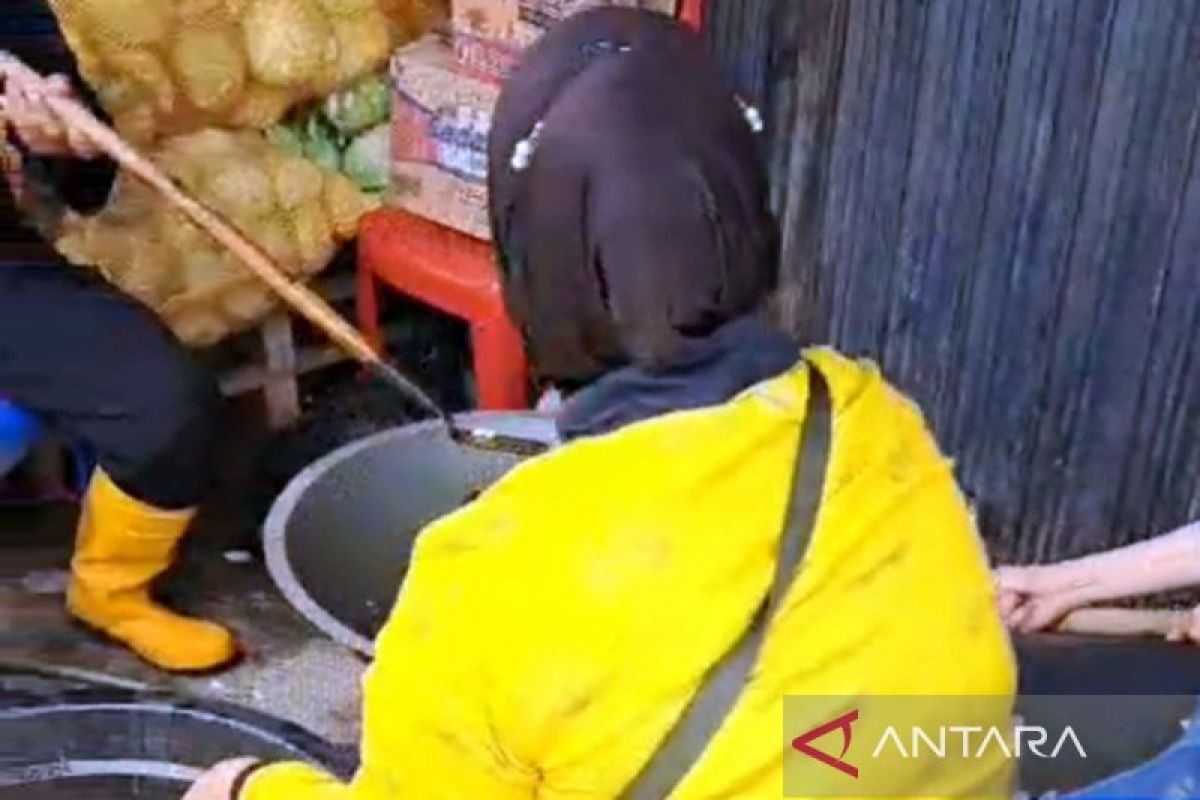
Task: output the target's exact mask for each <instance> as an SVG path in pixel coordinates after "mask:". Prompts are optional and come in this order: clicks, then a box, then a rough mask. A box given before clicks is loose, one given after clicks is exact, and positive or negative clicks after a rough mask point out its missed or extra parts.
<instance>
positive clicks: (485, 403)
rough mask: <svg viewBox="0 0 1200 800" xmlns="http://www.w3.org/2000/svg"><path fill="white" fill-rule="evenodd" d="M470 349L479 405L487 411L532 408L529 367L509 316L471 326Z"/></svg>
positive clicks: (522, 344)
mask: <svg viewBox="0 0 1200 800" xmlns="http://www.w3.org/2000/svg"><path fill="white" fill-rule="evenodd" d="M471 350H472V353H473V360H474V364H475V384H476V386H477V387H478V389H479V407H480V408H482V409H484V410H488V411H520V410H524V409H527V408H529V367H528V364H527V363H526V361H525V346H524V343H523V342H522V341H521V336H520V334H519V333H518V332H517V330H516V328H514V327H513V325H512V323H511V322H509V321H508V319H507V318H504V317H501V318H497V319H492V320H489V321H487V322H482V323H477V324H475V325H472V326H471Z"/></svg>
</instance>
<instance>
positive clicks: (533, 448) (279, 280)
mask: <svg viewBox="0 0 1200 800" xmlns="http://www.w3.org/2000/svg"><path fill="white" fill-rule="evenodd" d="M9 77H13V78H19V79H20V80H22V81H24V82H26V83H29V84H30V85H40V84H42V83H43V82H44V81H45V78H44V77H43V76H42V75H40V74H38V73H37V72H35V71H34V70H32V69H30V68H29V67H28V66H26V65H25V64H24V63H23V62H22V61H21V60H20V59H18V58H17V57H16V56H13V55H12V54H11V53H7V52H5V51H3V50H0V78H2V79H8V78H9ZM45 102H46V105H47V107H48V108H49V109H50V110H51V111H53V112H54V113H55V114H56V115H57V116H58V117H59V119H60V120H61V122H62V124H63V125H64V126H65V127H67V128H69V129H71V130H73V131H75V132H76V133H79V134H82V135H83V136H86V137H87V138H88V139H89V140H90V141H91V142H92V143H93V144H94V145H95V147H96V149H97V150H99V151H100V152H102V153H104V154H105V155H107V156H108V157H109V158H111V159H112V160H113V161H115V162H117V164H119V165H120V166H121V167H123V168H124V169H126V170H127V171H128V172H130V173H131V174H133V175H135V176H136V177H138V178H140V179H141V180H142V181H144V182H145V183H146V184H148V185H149V186H151V187H152V188H153V189H155V190H156V191H158V193H159V194H160V195H162V197H163V199H165V200H166V201H167V202H168V203H169V204H170V205H172V206H174V207H175V208H177V209H179V210H180V211H181V212H183V214H184V215H185V216H186V217H187V218H188V219H190V220H191V221H192V222H193V223H195V224H196V226H197V227H199V228H200V229H201V230H203V231H204V232H205V233H207V234H208V235H209V236H211V237H212V238H213V239H214V240H216V241H217V243H218V244H220V245H222V246H223V247H224V248H225V249H226V250H228V251H229V252H230V253H232V254H233V255H234V256H235V257H236V258H237V259H238V260H239V261H240V262H241V263H242V264H244V265H245V266H246V268H247V269H249V270H250V271H251V272H253V273H254V275H255V276H257V277H258V278H259V279H260V280H261V281H262V282H263V283H265V284H266V285H267V286H268V287H269V288H270V289H271V290H272V291H273V292H274V293H275V294H276V295H278V296H279V298H280V299H282V300H283V301H284V302H285V303H287V305H288V306H290V307H291V308H292V309H293V310H294V311H296V312H297V313H298V314H300V315H301V316H303V317H304V318H305V319H307V320H308V321H309V322H311V323H312V324H313V325H315V326H316V327H317V328H318V329H320V330H321V331H324V333H325V334H326V335H327V336H328V337H329V338H330V339H332V340H333V341H334V342H335V343H336V344H337V345H338V346H339V347H341V348H342V349H343V350H344V351H345V352H346V353H347V354H348V355H350V356H351V357H352V358H354V359H355V360H356V361H358V362H359V363H360V364H362V365H364V366H365V367H367V368H368V369H369V370H370V371H371V372H372V373H373V374H374V375H376V376H377V377H378V378H379V379H380V380H382V381H383V382H384V383H386V384H388V385H389V386H391V387H393V388H394V389H395V390H396V391H397V392H399V393H400V394H401V395H402V396H403V397H404V398H405V399H407V400H409V401H410V402H412V403H414V404H416V405H417V406H419V407H420V408H421V409H423V410H424V411H426V412H428V413H430V414H433V415H434V416H436V417H437V418H438V419H440V420H441V421H442V422H443V423H444V424H445V425H446V427H447V429H448V430H449V432H450V434H451V436H452V437H453V438H454V439H456V440H458V441H462V442H466V443H468V444H472V445H474V446H477V447H484V448H486V449H493V450H502V451H505V452H511V453H515V454H520V455H536V454H537V453H540V452H542V451H544V450H545V449H546V445H545V443H542V442H534V441H526V440H524V439H518V438H515V437H510V436H506V435H500V434H496V433H494V432H492V431H479V430H466V429H463V428H461V427H459V426H458V424H457V423H456V422H455V420H454V418H453V417H452V416H451V415H450V414H449V412H447V411H446V410H445V409H444V408H442V406H441V405H440V404H439V403H437V402H436V401H435V400H434V399H433V398H432V397H431V396H430V395H429V394H428V393H427V392H426V391H425V390H423V389H422V388H421V387H420V386H418V385H417V384H416V383H415V382H413V381H412V380H410V379H409V378H407V377H405V376H404V375H403V374H402V373H401V372H400V371H399V370H397V369H396V368H395V367H393V366H392V365H391V364H389V363H388V362H387V361H385V360H384V359H383V358H382V357H381V356H380V355H379V353H377V352H376V351H375V349H374V348H373V347H371V345H370V344H369V343H368V342H367V340H366V339H365V338H364V337H363V336H362V334H360V333H359V332H358V330H357V329H356V328H355V327H354V326H353V325H351V324H349V323H348V322H346V321H345V320H344V319H343V318H342V316H341V315H340V314H338V313H337V311H335V310H334V309H333V308H332V307H331V306H330V305H329V304H328V303H326V302H325V300H324V298H322V297H321V296H320V295H319V294H317V293H316V292H314V291H313V290H311V289H309V288H308V287H307V286H305V285H304V284H303V283H301V282H300V281H297V280H294V279H293V278H292V277H291V276H289V275H288V274H287V272H286V271H285V270H284V269H283V268H282V267H280V266H279V265H278V264H276V263H275V261H274V260H272V259H271V257H270V256H268V255H267V254H266V253H264V252H263V251H262V249H261V248H259V247H258V245H256V244H254V242H252V241H250V240H249V239H248V238H246V236H245V235H244V234H243V233H242V232H241V231H239V230H238V229H237V228H235V227H234V226H233V225H231V224H230V223H229V222H228V221H226V220H225V218H224V217H222V216H221V215H220V214H218V213H217V212H215V211H213V210H211V209H209V208H208V207H206V206H205V205H203V204H202V203H200V202H199V201H198V200H196V199H195V198H193V197H191V196H190V195H189V194H187V193H186V192H185V191H183V189H181V188H180V187H179V186H178V185H177V184H176V183H175V181H174V180H172V179H171V178H170V177H169V176H168V175H167V174H166V173H164V172H163V171H162V170H161V169H159V167H158V165H157V164H155V163H154V162H153V161H151V160H150V159H149V158H146V157H145V156H144V155H142V154H141V153H140V152H138V150H137V149H136V148H134V147H133V145H131V144H130V143H129V142H127V141H125V140H124V139H123V138H122V137H121V135H120V134H118V133H117V132H116V131H114V130H113V129H112V128H110V127H109V126H107V125H105V124H104V123H103V122H101V121H100V120H99V119H97V118H96V117H95V115H93V114H92V113H91V112H90V111H88V110H87V109H86V108H84V107H83V106H82V105H80V104H79V103H78V102H76V101H74V100H71V99H68V98H64V97H60V96H57V95H55V94H53V93H47V94H46V95H45ZM2 114H3V112H2V111H0V123H2V122H3V117H2Z"/></svg>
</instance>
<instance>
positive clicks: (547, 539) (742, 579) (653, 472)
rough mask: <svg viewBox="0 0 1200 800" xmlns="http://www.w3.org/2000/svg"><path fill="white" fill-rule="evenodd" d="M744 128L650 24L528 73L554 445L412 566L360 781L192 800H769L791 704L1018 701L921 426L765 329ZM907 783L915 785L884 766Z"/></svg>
mask: <svg viewBox="0 0 1200 800" xmlns="http://www.w3.org/2000/svg"><path fill="white" fill-rule="evenodd" d="M754 127H755V125H754V115H753V114H747V113H745V109H744V108H743V107H742V106H740V104H739V103H738V101H737V99H736V98H735V96H734V95H733V94H732V93H731V92H730V91H729V90H728V89H727V88H726V87H725V85H724V83H723V79H722V76H721V75H720V72H719V70H718V69H717V67H716V66H715V65H714V64H713V63H712V62H711V61H710V59H709V57H708V55H707V54H706V52H705V49H704V47H703V45H702V43H701V41H700V40H699V39H698V38H697V37H695V36H694V35H693V34H691V33H689V32H687V31H686V30H685V29H684V28H682V27H681V26H679V25H678V24H676V23H675V22H673V21H671V20H669V19H667V18H665V17H661V16H657V15H654V14H650V13H646V12H639V11H635V10H629V9H616V8H605V9H600V10H594V11H589V12H584V13H581V14H579V15H576V16H574V17H571V18H569V19H568V20H567V21H566V22H564V23H562V24H561V25H559V26H558V27H556V28H555V29H554V30H552V31H551V32H550V33H548V34H547V35H546V37H544V39H543V40H541V42H540V43H539V44H538V45H536V46H535V47H534V48H533V49H532V50H531V51H530V52H529V53H528V55H527V57H526V58H525V60H524V61H523V63H522V65H521V66H520V67H519V68H518V69H517V71H516V72H515V74H514V75H513V76H512V78H511V79H510V81H509V82H508V84H507V86H506V88H505V91H504V93H503V96H502V98H501V100H500V103H499V106H498V108H497V111H496V117H495V120H494V123H493V129H492V138H491V142H490V162H491V168H490V202H491V211H492V221H493V229H494V232H495V241H496V246H497V250H498V254H499V260H500V264H501V271H502V275H503V280H504V286H505V291H506V299H507V302H508V305H509V308H510V310H511V313H512V316H513V318H514V320H515V321H516V322H517V324H518V326H519V327H520V329H521V330H522V331H523V333H524V336H525V339H526V345H527V348H528V351H529V354H530V357H531V361H532V363H533V364H534V366H535V369H536V371H537V373H538V375H539V377H540V378H541V379H542V380H543V381H544V382H545V383H546V384H548V385H552V386H554V387H555V388H557V389H558V390H559V391H560V392H561V393H562V394H563V396H564V398H565V400H564V403H563V406H562V408H561V409H560V411H559V412H558V415H557V422H558V429H559V433H560V437H561V439H562V440H563V444H562V445H561V446H558V447H556V448H555V449H553V450H552V451H550V452H548V453H546V454H545V455H542V456H540V457H537V458H534V459H531V460H529V461H527V462H525V463H524V464H522V465H521V466H519V467H517V468H516V469H515V470H513V471H512V472H511V473H510V474H509V475H508V476H507V477H505V478H504V479H502V480H500V481H499V482H498V483H497V484H496V485H495V486H493V487H492V488H491V489H489V490H488V491H486V492H485V493H483V494H482V495H481V496H480V497H479V498H478V499H477V500H475V501H474V502H472V503H470V504H469V505H467V506H466V507H464V508H462V509H461V510H459V511H458V512H456V513H453V514H451V515H449V516H448V517H446V518H444V519H441V520H439V521H437V522H435V523H434V524H432V525H431V526H430V527H429V528H428V529H427V530H425V531H424V532H423V533H422V534H421V536H420V537H419V539H418V541H417V544H416V547H415V552H414V554H413V557H412V562H411V568H410V571H409V573H408V576H407V578H406V581H405V584H404V586H403V588H402V590H401V592H400V596H399V599H398V601H397V603H396V606H395V608H394V610H393V613H392V615H391V619H390V621H389V622H388V624H387V626H386V628H385V630H384V631H383V633H382V634H381V635H380V637H379V640H378V643H377V657H376V660H375V663H374V664H373V666H372V667H371V669H370V672H369V675H368V677H367V679H366V698H365V711H364V713H365V721H364V737H363V742H362V749H361V755H362V761H361V767H360V769H359V770H358V772H357V774H356V775H355V776H354V778H353V780H351V781H350V782H349V783H342V782H340V781H338V780H336V779H335V778H333V777H331V776H329V775H326V774H323V773H322V772H320V771H319V770H316V769H314V768H312V767H310V766H306V765H302V764H254V763H251V762H248V761H244V760H234V761H230V762H226V763H224V764H221V765H218V766H217V767H216V768H215V769H214V770H212V771H211V772H210V773H208V774H207V775H206V776H205V777H204V778H202V779H201V780H200V781H199V782H198V783H197V784H196V785H195V786H194V787H193V789H192V792H191V794H190V795H189V796H188V800H230V798H231V797H235V798H238V800H318V799H319V800H467V799H468V798H470V799H471V800H518V798H519V799H520V800H528V798H532V797H537V798H543V800H566V798H570V799H571V800H615V798H638V797H654V798H657V800H662V798H665V797H670V798H671V800H699V798H718V797H720V798H761V799H763V800H765V799H766V798H779V797H782V796H783V771H784V766H783V765H784V750H785V747H786V742H785V741H784V738H783V736H782V735H781V734H782V725H781V722H782V719H783V717H782V702H783V698H784V697H785V696H788V695H796V696H838V697H846V698H854V697H865V696H875V695H880V696H882V695H937V696H969V695H980V696H992V697H999V698H1007V699H1011V696H1012V694H1013V692H1014V683H1015V676H1014V671H1015V669H1014V665H1013V660H1012V654H1011V651H1010V646H1009V642H1008V639H1007V636H1006V634H1005V631H1004V628H1003V625H1002V623H1001V620H1000V617H999V614H998V613H997V610H996V607H995V597H994V593H993V588H992V583H991V577H990V574H989V571H988V564H987V559H986V556H985V553H984V550H983V547H982V545H981V543H980V540H979V538H978V537H977V535H976V532H975V529H974V526H973V523H972V520H971V516H970V513H969V511H968V508H967V506H966V504H965V502H964V499H963V496H962V494H961V493H960V491H959V489H958V487H957V485H956V483H955V480H954V476H953V473H952V469H951V465H950V463H949V462H948V460H947V459H946V458H945V457H944V456H943V455H942V454H941V453H940V452H939V450H938V448H937V446H936V444H935V442H934V440H933V437H932V436H931V434H930V433H929V431H928V428H927V426H926V424H925V422H924V420H923V419H922V417H921V414H920V413H919V411H918V409H917V408H916V407H915V406H914V405H913V404H912V403H911V402H910V401H909V400H907V399H906V398H904V397H903V396H902V395H900V394H899V393H898V392H896V391H895V390H894V389H893V388H891V387H890V386H889V385H888V384H887V382H886V381H885V380H884V379H883V378H882V377H881V375H880V373H879V371H878V370H877V369H876V368H875V367H874V366H873V365H871V364H869V363H866V362H861V361H855V360H851V359H849V358H846V357H844V356H842V355H839V354H838V353H836V352H834V351H833V350H830V349H824V348H813V349H803V348H801V347H800V346H799V345H798V344H797V343H796V342H794V341H793V340H791V339H790V338H789V337H787V336H784V335H782V334H780V333H778V332H776V331H775V330H774V329H773V328H772V327H771V326H770V325H769V324H768V322H767V321H766V318H765V317H764V315H763V314H762V307H763V305H764V302H765V301H766V300H767V299H768V297H769V296H770V295H771V293H772V292H773V290H774V289H775V288H776V282H777V276H778V271H779V270H778V248H777V244H776V241H777V236H776V224H775V222H774V220H773V219H772V216H771V214H770V212H769V210H768V207H767V200H766V196H767V192H766V178H765V175H764V172H763V170H762V167H761V162H760V154H759V152H758V145H757V141H756V138H755V132H754ZM822 419H824V420H825V422H824V427H822V422H821V420H822ZM821 431H825V434H824V435H826V436H827V437H828V439H827V442H826V445H827V447H826V455H825V457H824V458H814V459H812V460H808V457H809V456H811V455H812V452H810V451H812V450H813V449H814V448H816V449H817V450H819V449H820V448H819V446H818V445H817V444H816V443H817V442H818V440H819V438H820V437H821V436H822V435H823V434H821ZM798 453H799V454H800V455H799V456H798ZM814 464H816V466H817V467H818V471H817V472H816V476H817V483H816V484H813V483H812V482H811V481H810V478H811V475H812V473H811V472H810V470H811V469H812V467H813V465H814ZM813 485H817V486H818V487H819V489H818V490H817V491H816V492H815V496H814V497H812V498H810V499H812V500H813V501H814V502H815V507H814V512H815V513H814V516H813V519H812V526H811V530H810V531H809V532H808V535H807V536H806V537H804V536H802V537H801V538H799V539H797V538H795V537H793V535H792V534H793V532H794V529H795V528H798V527H804V526H797V525H795V524H793V523H794V522H795V520H797V519H799V518H801V517H802V515H800V514H799V513H798V512H797V509H798V508H802V507H804V505H805V504H804V502H799V501H797V498H799V497H802V496H804V495H805V492H806V491H808V490H811V487H812V486H813ZM806 487H807V489H806ZM797 541H800V542H802V547H801V550H800V551H799V552H798V553H797V552H796V551H794V550H792V549H789V548H792V547H793V546H794V545H795V543H796V542H797ZM789 553H790V555H789ZM789 558H795V559H796V566H795V567H794V568H791V567H787V566H786V565H787V562H788V559H789ZM781 564H782V565H785V568H783V569H781V568H780V565H781ZM780 576H782V578H783V580H782V581H780ZM777 589H778V591H776V590H777ZM765 610H767V611H769V613H765ZM747 641H752V642H756V646H755V647H754V648H751V649H750V650H747V649H746V645H745V643H746V642H747ZM747 652H749V653H750V654H751V655H752V656H753V658H752V659H751V660H750V663H748V664H745V665H744V668H745V672H743V673H739V672H738V671H737V669H736V668H733V667H731V666H730V665H731V664H736V663H737V662H738V661H739V659H743V657H744V656H745V655H746V653H747ZM729 675H733V676H734V678H735V679H734V680H733V681H732V685H733V688H734V691H733V692H732V694H731V696H730V697H729V706H728V707H727V708H725V709H723V710H722V711H721V713H719V714H717V715H716V716H715V717H712V716H711V715H710V717H709V722H710V723H712V724H711V726H710V728H711V729H709V730H708V732H707V733H706V734H705V736H704V737H703V738H704V740H705V741H704V743H703V746H702V747H701V748H700V750H699V751H698V752H696V753H695V754H694V757H689V758H687V759H684V762H683V763H681V764H675V765H673V766H672V765H671V764H670V763H669V761H670V759H669V758H666V759H664V758H663V757H662V754H663V753H664V752H667V751H668V750H671V749H672V748H673V747H674V746H675V745H674V744H672V743H678V742H680V741H681V739H680V738H679V736H678V731H680V730H684V729H687V728H688V727H689V726H690V724H691V723H689V722H685V720H690V719H693V718H696V719H698V718H700V717H702V716H703V713H702V711H696V709H700V708H701V707H702V706H707V703H708V698H711V697H713V696H714V695H713V692H714V691H716V692H717V693H718V694H719V690H715V689H713V686H714V685H715V684H714V683H713V680H714V676H729ZM717 683H720V681H719V680H718V681H717ZM729 685H730V684H729V683H727V684H726V688H728V686H729ZM701 698H704V700H703V702H701ZM717 706H719V704H717ZM693 712H695V714H694V713H693ZM1001 716H1003V717H1004V718H1003V719H999V718H998V719H997V722H998V724H999V723H1006V722H1007V708H1006V709H1005V710H1004V713H1003V714H1002V715H1001ZM823 721H824V720H823V719H816V718H814V719H812V720H811V722H813V723H818V722H823ZM681 726H682V727H681ZM701 727H703V726H701ZM683 738H684V739H686V738H687V737H686V736H684V737H683ZM685 749H686V747H685ZM675 752H679V751H675ZM660 767H661V769H660ZM973 770H974V771H973V772H972V774H970V775H967V774H965V773H964V774H961V775H960V774H946V775H943V776H940V777H939V779H938V780H937V784H938V785H939V786H941V787H943V790H939V791H942V796H951V795H952V794H955V793H956V792H957V791H959V790H963V789H964V788H965V787H966V786H968V785H970V786H974V787H976V788H978V787H980V786H984V787H987V788H988V789H989V790H994V791H992V792H991V793H992V794H995V795H997V796H1003V795H1004V794H1005V792H1006V791H1007V781H1008V765H1007V764H1005V763H1001V762H998V761H995V762H988V763H986V764H982V765H979V764H977V765H975V766H974V768H973ZM672 771H674V774H673V776H672ZM663 775H667V776H668V777H669V780H665V781H664V779H663V778H662V776H663ZM655 781H657V783H655ZM647 787H651V788H647ZM893 788H894V789H896V790H897V792H896V796H911V797H917V796H930V788H931V784H930V781H929V776H928V775H926V776H924V777H922V776H921V775H918V774H917V773H916V772H915V771H912V770H909V771H905V770H900V771H899V772H898V773H897V774H896V776H895V784H894V786H893Z"/></svg>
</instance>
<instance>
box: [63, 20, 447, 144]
mask: <svg viewBox="0 0 1200 800" xmlns="http://www.w3.org/2000/svg"><path fill="white" fill-rule="evenodd" d="M52 5H53V7H54V10H55V13H56V14H57V16H58V18H59V21H60V23H61V24H62V27H63V31H64V33H65V35H66V37H67V41H68V42H69V43H70V45H71V49H72V50H73V51H74V52H75V55H76V58H77V59H78V61H79V66H80V71H81V72H82V74H83V76H84V78H85V79H86V80H87V81H88V83H89V84H91V85H92V86H94V87H96V89H97V92H98V93H99V96H100V101H101V103H102V104H103V105H104V107H105V109H106V110H107V111H108V113H109V114H111V115H112V118H113V122H114V124H115V125H116V127H117V129H118V130H119V131H120V132H121V133H122V134H123V135H125V136H126V137H128V138H130V139H132V140H134V141H135V142H147V141H150V140H152V139H154V138H156V137H158V136H162V135H171V134H179V133H189V132H192V131H195V130H198V129H200V128H204V127H210V126H221V127H233V128H258V129H262V128H266V127H267V126H269V125H272V124H274V123H276V122H278V121H279V120H280V119H281V118H282V117H283V115H284V114H285V113H286V112H287V110H288V109H289V108H291V107H292V106H294V105H296V104H297V103H299V102H301V101H304V100H308V99H312V98H317V97H324V96H325V95H327V94H329V93H330V92H331V91H333V90H334V89H335V88H337V87H339V86H342V85H344V84H345V83H347V82H348V81H350V80H352V79H354V78H357V77H360V76H362V75H365V74H367V73H369V72H372V71H374V70H376V69H378V68H379V67H380V66H382V65H383V64H384V63H385V61H386V60H387V57H388V55H389V54H390V53H391V51H392V49H393V47H394V46H395V45H396V44H397V43H398V42H400V41H408V40H411V39H412V38H414V37H415V36H416V35H419V33H420V32H421V31H423V30H425V29H426V27H427V26H428V24H429V23H430V22H432V21H433V19H434V17H435V13H436V10H437V8H436V5H435V4H434V2H433V0H153V2H151V1H150V0H52Z"/></svg>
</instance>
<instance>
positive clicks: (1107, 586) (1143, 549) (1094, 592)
mask: <svg viewBox="0 0 1200 800" xmlns="http://www.w3.org/2000/svg"><path fill="white" fill-rule="evenodd" d="M1057 569H1058V570H1059V571H1060V573H1061V578H1060V580H1061V581H1062V583H1063V584H1064V585H1063V589H1065V590H1066V591H1069V592H1071V593H1072V594H1074V595H1076V596H1077V597H1078V598H1079V599H1080V600H1081V601H1082V602H1084V603H1097V602H1103V601H1106V600H1116V599H1120V598H1125V597H1138V596H1141V595H1147V594H1154V593H1156V592H1166V591H1173V590H1176V589H1185V588H1189V587H1193V586H1198V585H1200V522H1194V523H1192V524H1190V525H1186V526H1184V527H1182V528H1180V529H1178V530H1176V531H1173V532H1171V533H1167V534H1164V535H1162V536H1157V537H1155V538H1153V539H1150V540H1147V541H1145V542H1139V543H1137V544H1134V545H1130V546H1128V547H1122V548H1119V549H1117V550H1109V551H1107V552H1104V553H1097V554H1095V555H1090V556H1085V557H1083V558H1079V559H1075V560H1073V561H1066V562H1063V563H1062V564H1059V565H1057Z"/></svg>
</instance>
